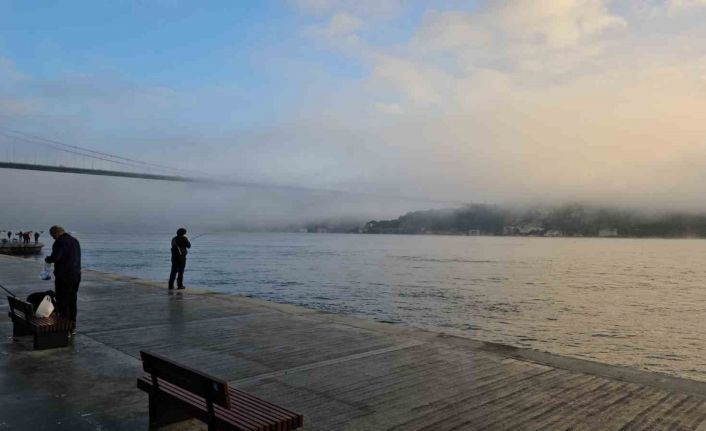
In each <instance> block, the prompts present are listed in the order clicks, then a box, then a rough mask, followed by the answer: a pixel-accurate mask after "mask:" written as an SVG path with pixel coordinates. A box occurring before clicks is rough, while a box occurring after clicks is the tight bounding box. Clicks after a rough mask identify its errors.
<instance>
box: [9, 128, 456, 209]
mask: <svg viewBox="0 0 706 431" xmlns="http://www.w3.org/2000/svg"><path fill="white" fill-rule="evenodd" d="M3 156H4V157H3ZM0 169H13V170H23V171H41V172H54V173H63V174H79V175H96V176H107V177H120V178H138V179H144V180H154V181H172V182H185V183H202V184H212V185H223V186H234V187H247V188H251V189H262V190H274V191H277V190H280V191H300V192H311V193H333V194H346V195H353V196H361V197H366V196H367V197H371V198H392V199H396V200H402V201H411V202H420V203H434V204H443V205H465V204H467V202H461V201H453V200H437V199H428V198H425V197H413V196H399V195H397V196H390V195H383V194H378V193H373V192H352V191H344V190H332V189H323V188H312V187H303V186H293V185H281V184H268V183H260V182H250V181H243V180H235V179H228V178H221V177H215V176H213V175H210V174H207V173H204V172H200V171H196V170H192V169H184V168H176V167H173V166H168V165H164V164H159V163H152V162H146V161H143V160H138V159H136V158H130V157H124V156H120V155H117V154H111V153H108V152H105V151H97V150H94V149H91V148H87V147H83V146H79V145H73V144H69V143H66V142H62V141H59V140H56V139H48V138H44V137H41V136H37V135H34V134H30V133H26V132H24V131H20V130H16V129H12V128H8V127H4V126H1V125H0Z"/></svg>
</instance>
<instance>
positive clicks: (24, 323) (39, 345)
mask: <svg viewBox="0 0 706 431" xmlns="http://www.w3.org/2000/svg"><path fill="white" fill-rule="evenodd" d="M7 302H8V304H9V305H10V312H9V313H8V314H9V316H10V319H12V336H13V338H17V337H20V336H24V335H34V348H35V349H51V348H55V347H65V346H67V345H68V343H69V336H68V335H69V331H70V330H71V327H72V325H71V322H70V321H69V320H67V319H63V318H61V317H60V316H57V315H52V316H49V317H35V316H34V307H33V306H32V304H30V303H29V302H25V301H22V300H20V299H18V298H15V297H12V296H8V297H7Z"/></svg>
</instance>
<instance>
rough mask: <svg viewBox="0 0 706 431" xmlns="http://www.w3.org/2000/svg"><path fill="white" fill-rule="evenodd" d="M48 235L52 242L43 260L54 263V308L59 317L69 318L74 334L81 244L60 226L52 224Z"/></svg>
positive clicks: (79, 277)
mask: <svg viewBox="0 0 706 431" xmlns="http://www.w3.org/2000/svg"><path fill="white" fill-rule="evenodd" d="M49 235H51V237H52V238H54V244H53V245H52V248H51V255H50V256H47V257H46V258H45V259H44V262H46V263H53V264H54V288H55V291H56V309H57V311H58V312H59V315H60V316H61V317H63V318H64V319H68V320H71V333H72V334H74V333H75V332H76V311H77V310H76V300H77V299H78V285H79V284H80V283H81V246H80V244H79V242H78V241H77V240H76V238H74V237H72V236H71V235H69V234H68V233H66V232H64V228H62V227H61V226H56V225H55V226H52V227H51V228H50V229H49Z"/></svg>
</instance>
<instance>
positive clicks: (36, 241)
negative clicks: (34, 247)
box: [34, 232, 39, 244]
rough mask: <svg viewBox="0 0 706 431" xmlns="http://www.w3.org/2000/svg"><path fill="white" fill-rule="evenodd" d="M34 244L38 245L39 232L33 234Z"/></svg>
mask: <svg viewBox="0 0 706 431" xmlns="http://www.w3.org/2000/svg"><path fill="white" fill-rule="evenodd" d="M34 243H35V244H37V243H39V232H35V233H34Z"/></svg>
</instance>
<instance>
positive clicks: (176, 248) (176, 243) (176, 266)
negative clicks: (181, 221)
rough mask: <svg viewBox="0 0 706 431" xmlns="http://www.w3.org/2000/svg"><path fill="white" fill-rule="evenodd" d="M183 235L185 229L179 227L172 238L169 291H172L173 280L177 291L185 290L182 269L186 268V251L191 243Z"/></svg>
mask: <svg viewBox="0 0 706 431" xmlns="http://www.w3.org/2000/svg"><path fill="white" fill-rule="evenodd" d="M185 235H186V229H184V228H183V227H180V228H179V229H178V230H177V232H176V236H175V237H174V238H172V271H171V273H170V274H169V289H170V290H171V289H174V279H175V278H176V282H177V289H185V287H184V269H185V268H186V254H187V253H188V249H190V248H191V243H190V242H189V239H188V238H187V237H186V236H185ZM177 275H178V277H177Z"/></svg>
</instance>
